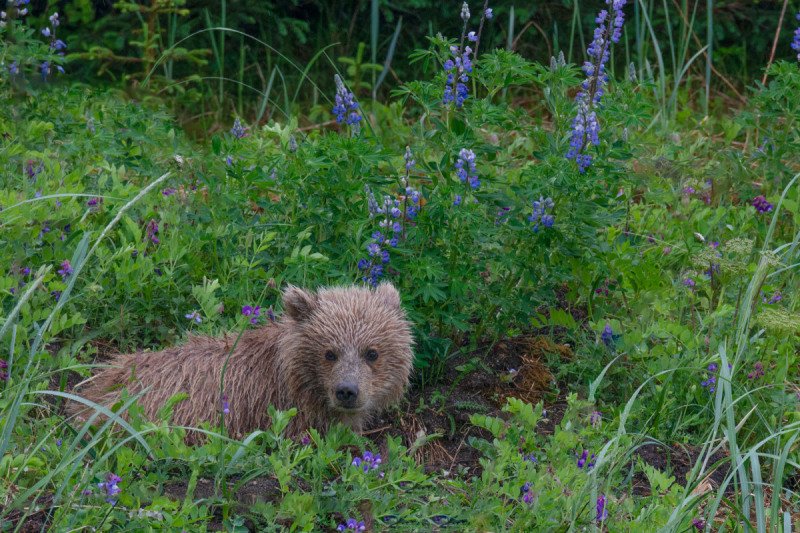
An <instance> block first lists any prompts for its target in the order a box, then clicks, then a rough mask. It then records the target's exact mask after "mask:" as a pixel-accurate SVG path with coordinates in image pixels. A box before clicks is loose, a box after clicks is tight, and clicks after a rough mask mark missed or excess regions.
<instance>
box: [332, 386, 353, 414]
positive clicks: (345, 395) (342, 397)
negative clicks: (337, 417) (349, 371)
mask: <svg viewBox="0 0 800 533" xmlns="http://www.w3.org/2000/svg"><path fill="white" fill-rule="evenodd" d="M336 401H337V402H339V405H340V406H342V407H346V408H348V409H352V408H353V407H356V402H357V401H358V385H356V384H355V383H340V384H339V386H338V387H336Z"/></svg>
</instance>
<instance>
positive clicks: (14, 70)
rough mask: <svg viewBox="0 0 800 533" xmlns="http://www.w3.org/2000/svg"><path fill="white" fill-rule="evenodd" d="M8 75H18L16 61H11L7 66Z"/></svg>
mask: <svg viewBox="0 0 800 533" xmlns="http://www.w3.org/2000/svg"><path fill="white" fill-rule="evenodd" d="M8 73H9V74H11V75H12V76H16V75H17V74H19V63H17V62H16V61H12V62H11V64H10V65H8Z"/></svg>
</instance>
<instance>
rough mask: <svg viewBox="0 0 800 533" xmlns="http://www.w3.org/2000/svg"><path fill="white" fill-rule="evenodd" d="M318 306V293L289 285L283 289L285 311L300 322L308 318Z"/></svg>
mask: <svg viewBox="0 0 800 533" xmlns="http://www.w3.org/2000/svg"><path fill="white" fill-rule="evenodd" d="M316 306H317V295H316V294H312V293H310V292H306V291H304V290H303V289H301V288H299V287H295V286H294V285H289V286H288V287H286V290H285V291H283V311H284V313H286V314H287V315H289V316H290V317H291V318H293V319H294V320H296V321H298V322H302V321H304V320H306V319H308V318H309V317H310V316H311V314H312V313H313V312H314V308H315V307H316Z"/></svg>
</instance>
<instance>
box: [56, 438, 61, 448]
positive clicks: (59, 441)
mask: <svg viewBox="0 0 800 533" xmlns="http://www.w3.org/2000/svg"><path fill="white" fill-rule="evenodd" d="M61 442H62V441H61V439H56V448H61Z"/></svg>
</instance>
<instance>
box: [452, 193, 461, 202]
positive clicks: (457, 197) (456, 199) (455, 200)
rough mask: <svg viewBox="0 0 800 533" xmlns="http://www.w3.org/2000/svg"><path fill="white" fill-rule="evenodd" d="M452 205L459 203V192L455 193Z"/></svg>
mask: <svg viewBox="0 0 800 533" xmlns="http://www.w3.org/2000/svg"><path fill="white" fill-rule="evenodd" d="M453 205H461V195H460V194H456V197H455V199H454V200H453Z"/></svg>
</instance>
